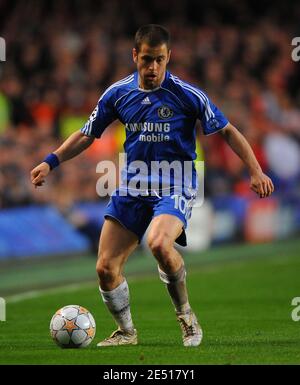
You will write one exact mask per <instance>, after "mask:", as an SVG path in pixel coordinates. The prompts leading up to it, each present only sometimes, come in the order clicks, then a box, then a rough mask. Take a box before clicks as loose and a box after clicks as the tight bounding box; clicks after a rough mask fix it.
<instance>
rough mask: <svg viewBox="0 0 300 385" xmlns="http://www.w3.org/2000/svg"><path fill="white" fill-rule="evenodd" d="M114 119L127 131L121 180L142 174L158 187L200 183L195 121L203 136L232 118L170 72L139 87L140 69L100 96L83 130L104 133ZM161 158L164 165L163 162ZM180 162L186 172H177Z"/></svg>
mask: <svg viewBox="0 0 300 385" xmlns="http://www.w3.org/2000/svg"><path fill="white" fill-rule="evenodd" d="M116 119H118V120H120V121H121V122H122V123H123V124H124V126H125V130H126V140H125V143H124V150H125V153H126V154H127V163H126V165H125V167H124V170H123V172H122V175H123V182H124V183H125V184H126V183H127V185H128V182H132V180H133V179H134V178H135V177H137V176H138V179H139V180H143V178H144V179H145V180H147V182H148V183H149V186H150V188H151V186H152V187H153V185H155V186H157V184H156V183H157V182H158V183H159V188H160V189H161V188H164V186H165V185H168V184H170V185H171V186H172V185H184V186H185V187H188V188H192V189H195V188H197V178H196V170H195V166H194V162H193V161H194V160H195V159H196V130H195V124H196V120H197V119H199V120H200V121H201V125H202V128H203V132H204V134H205V135H210V134H213V133H215V132H217V131H219V130H221V129H222V128H224V127H225V126H226V125H227V123H228V120H227V119H226V117H225V116H224V115H223V113H222V112H221V111H220V110H219V109H218V108H217V107H216V106H215V105H214V104H213V103H212V102H211V101H210V100H209V98H208V97H207V95H206V94H205V93H204V92H203V91H202V90H201V89H199V88H198V87H195V86H194V85H191V84H189V83H186V82H184V81H183V80H181V79H179V78H178V77H176V76H174V75H172V74H171V73H170V72H168V71H166V74H165V79H164V81H163V82H162V84H161V85H160V86H159V87H158V88H156V89H152V90H144V89H141V88H139V83H138V72H135V73H133V74H131V75H130V76H128V77H126V78H124V79H122V80H120V81H118V82H116V83H114V84H112V85H111V86H110V87H109V88H107V89H106V91H105V92H104V93H103V94H102V96H101V97H100V99H99V101H98V103H97V106H96V108H95V110H94V111H93V112H92V114H91V116H90V118H89V120H88V121H87V123H86V124H85V125H84V127H83V128H82V129H81V132H83V133H84V134H85V135H88V136H90V135H92V136H95V137H96V138H100V136H101V134H102V132H103V131H104V130H105V128H106V127H107V126H108V125H109V124H110V123H112V122H113V121H114V120H116ZM141 161H142V162H143V164H141ZM163 161H165V165H166V168H164V167H160V166H161V164H162V162H163ZM166 162H167V163H166ZM167 164H169V165H171V166H174V167H171V171H170V170H169V175H171V177H170V178H169V179H170V182H169V183H168V182H167V183H165V181H164V180H163V175H164V172H167V171H165V170H167V169H168V167H167ZM144 165H146V166H147V170H146V169H145V166H144ZM189 165H190V167H189ZM180 167H181V171H182V174H180V173H178V174H177V173H176V170H178V169H179V168H180ZM162 169H163V171H162ZM132 185H134V184H132Z"/></svg>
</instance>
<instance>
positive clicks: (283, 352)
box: [0, 241, 300, 365]
mask: <svg viewBox="0 0 300 385" xmlns="http://www.w3.org/2000/svg"><path fill="white" fill-rule="evenodd" d="M295 245H296V246H297V247H295ZM293 246H294V247H293V248H292V249H290V250H289V243H288V242H287V243H286V244H285V246H284V245H283V246H281V249H280V250H281V251H280V252H278V250H279V248H277V247H276V246H274V245H273V246H272V245H270V246H269V250H271V251H270V253H271V254H272V257H270V255H264V253H261V255H259V253H256V255H253V258H250V257H247V258H241V259H234V260H227V261H226V260H221V261H219V262H218V263H210V264H202V265H195V264H191V265H189V267H188V276H187V282H188V288H189V292H190V302H191V305H192V307H193V309H194V311H195V312H196V314H197V315H198V318H199V321H200V323H201V325H202V328H203V331H204V338H203V342H202V344H201V345H200V346H199V347H198V348H184V347H183V346H182V344H181V333H180V329H179V325H178V324H177V322H176V319H175V316H174V311H173V307H172V305H171V301H170V299H169V297H168V295H167V292H166V288H165V287H164V285H163V283H162V282H160V281H159V279H158V276H157V274H150V275H140V276H135V277H132V276H130V277H129V279H128V282H129V285H130V292H131V310H132V315H133V319H134V322H135V326H136V328H137V329H138V333H139V344H138V345H137V346H129V347H110V348H97V347H96V344H97V342H98V341H99V340H101V339H103V338H105V337H107V336H108V335H109V334H110V333H111V332H112V330H114V329H115V324H114V322H113V320H112V318H111V316H110V314H109V313H108V312H107V310H106V308H105V307H104V305H103V304H102V301H101V300H100V298H99V293H98V290H97V284H96V281H95V283H94V284H89V285H83V286H82V288H77V289H73V290H64V289H63V288H62V289H61V290H59V289H58V290H56V291H55V292H46V293H44V294H42V295H40V296H38V297H36V298H32V299H24V300H21V301H18V302H11V303H10V302H8V304H7V321H6V322H0V363H1V364H98V365H99V364H100V365H101V364H106V365H113V364H142V365H143V364H300V349H299V346H300V333H299V330H300V329H299V328H300V321H299V322H295V321H293V320H292V318H291V312H292V310H293V306H292V305H291V301H292V299H293V298H294V297H297V296H298V297H299V296H300V279H299V271H300V256H299V254H298V253H297V250H299V248H298V247H299V241H297V243H296V244H295V243H294V244H293ZM262 247H264V246H263V245H262V246H257V250H259V248H262ZM223 250H224V252H225V251H226V248H224V249H223ZM247 250H249V247H248V246H238V248H236V249H235V252H236V253H241V254H243V253H244V254H247ZM284 250H286V251H284ZM69 304H80V305H82V306H84V307H86V308H88V309H89V310H90V311H91V312H92V314H93V315H94V317H95V319H96V323H97V332H96V337H95V339H94V340H93V342H92V343H91V345H90V346H89V347H87V348H84V349H60V348H59V347H57V346H56V345H55V344H54V342H53V341H52V340H51V338H50V335H49V322H50V319H51V317H52V315H53V313H54V312H55V311H56V310H57V309H58V308H60V307H62V306H64V305H69Z"/></svg>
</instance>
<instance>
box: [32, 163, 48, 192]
mask: <svg viewBox="0 0 300 385" xmlns="http://www.w3.org/2000/svg"><path fill="white" fill-rule="evenodd" d="M49 172H50V166H49V164H48V163H46V162H42V163H41V164H39V165H38V166H37V167H35V168H34V169H33V170H32V171H31V173H30V176H31V183H32V184H33V185H34V187H35V188H37V187H39V186H42V185H43V184H44V183H45V177H46V176H47V175H48V174H49Z"/></svg>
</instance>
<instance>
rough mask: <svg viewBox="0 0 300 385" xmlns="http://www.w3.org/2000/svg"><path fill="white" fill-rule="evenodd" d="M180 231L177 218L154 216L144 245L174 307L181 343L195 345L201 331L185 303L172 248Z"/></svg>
mask: <svg viewBox="0 0 300 385" xmlns="http://www.w3.org/2000/svg"><path fill="white" fill-rule="evenodd" d="M182 231H183V222H182V221H181V220H180V219H179V218H178V217H176V216H174V215H169V214H161V215H158V216H156V217H154V218H153V220H152V222H151V227H150V232H149V235H148V245H149V247H150V249H151V251H152V253H153V255H154V257H155V258H156V259H157V261H158V270H159V276H160V279H161V280H162V281H163V282H164V283H165V284H166V287H167V289H168V293H169V294H170V297H171V300H172V302H173V304H174V306H175V311H176V315H177V319H178V321H179V323H180V326H181V328H182V333H183V344H184V346H198V345H199V344H200V342H201V340H202V330H201V328H200V326H199V324H198V321H197V318H196V316H195V314H194V312H193V311H192V309H191V307H190V304H189V300H188V292H187V286H186V270H185V266H184V261H183V258H182V256H181V255H180V254H179V252H178V251H177V250H176V249H175V248H174V242H175V240H176V239H177V238H178V237H179V235H180V234H181V232H182Z"/></svg>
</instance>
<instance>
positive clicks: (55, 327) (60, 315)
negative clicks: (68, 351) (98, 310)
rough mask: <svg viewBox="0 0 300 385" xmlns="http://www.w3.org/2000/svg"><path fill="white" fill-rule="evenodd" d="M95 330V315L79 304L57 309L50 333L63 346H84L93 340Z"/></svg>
mask: <svg viewBox="0 0 300 385" xmlns="http://www.w3.org/2000/svg"><path fill="white" fill-rule="evenodd" d="M95 332H96V323H95V320H94V317H93V316H92V314H91V313H90V312H89V311H88V310H87V309H85V308H84V307H82V306H78V305H69V306H64V307H63V308H61V309H59V310H57V312H56V313H55V314H54V316H53V317H52V319H51V322H50V334H51V336H52V338H53V340H54V341H55V342H56V343H57V345H58V346H60V347H61V348H84V347H86V346H88V345H89V344H90V343H91V342H92V340H93V338H94V336H95Z"/></svg>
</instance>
